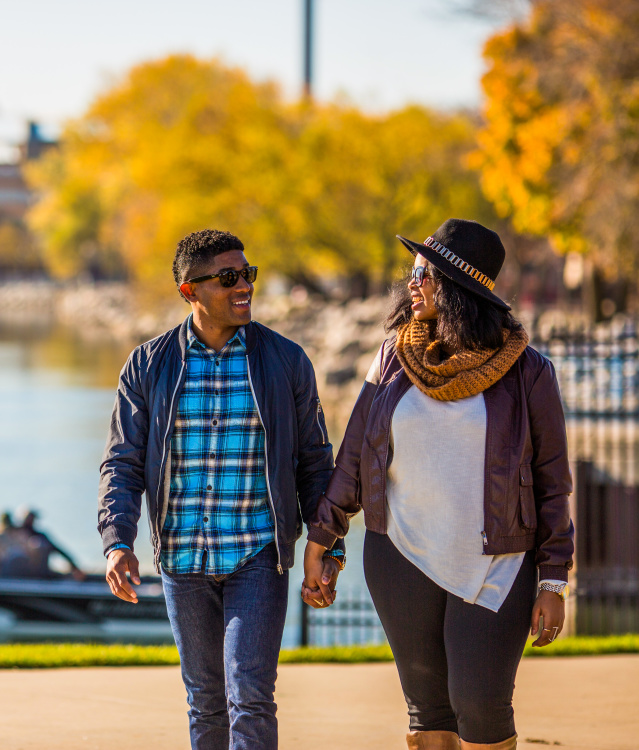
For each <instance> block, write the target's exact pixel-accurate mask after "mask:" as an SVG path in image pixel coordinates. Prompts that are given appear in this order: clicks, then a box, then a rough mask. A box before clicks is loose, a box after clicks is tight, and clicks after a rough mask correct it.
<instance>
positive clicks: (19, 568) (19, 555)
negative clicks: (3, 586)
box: [0, 510, 86, 581]
mask: <svg viewBox="0 0 639 750" xmlns="http://www.w3.org/2000/svg"><path fill="white" fill-rule="evenodd" d="M23 514H24V520H23V521H22V524H20V525H19V526H16V525H15V524H14V523H13V520H12V518H11V515H10V514H9V513H6V512H5V513H3V514H2V519H1V521H0V523H1V525H2V533H1V534H0V575H1V576H2V577H4V578H10V577H15V578H42V579H50V578H59V577H60V576H62V575H65V574H64V573H60V572H58V571H56V570H54V569H53V568H52V567H51V560H50V558H51V555H59V556H60V557H62V558H63V559H64V560H66V562H67V563H68V564H69V567H70V571H69V572H70V574H71V576H73V578H75V580H76V581H83V580H84V579H85V578H86V574H85V573H84V572H83V571H82V570H81V569H80V568H79V567H78V566H77V565H76V563H75V560H74V559H73V558H72V557H71V555H70V554H69V553H68V552H66V551H65V550H63V549H62V548H61V547H58V545H57V544H54V542H52V541H51V539H49V537H48V536H47V535H46V534H45V533H44V532H43V531H39V530H38V529H36V528H35V522H36V519H37V518H38V514H37V512H36V511H35V510H25V511H23ZM67 575H68V574H67Z"/></svg>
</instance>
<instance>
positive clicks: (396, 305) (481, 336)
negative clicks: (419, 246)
mask: <svg viewBox="0 0 639 750" xmlns="http://www.w3.org/2000/svg"><path fill="white" fill-rule="evenodd" d="M428 273H429V274H430V275H431V276H432V278H433V281H434V284H435V292H434V295H433V300H434V302H435V307H436V308H437V320H434V321H432V328H433V330H432V335H433V336H434V337H435V338H437V339H439V340H441V341H442V342H443V343H444V344H446V345H448V346H450V347H451V348H453V349H455V350H456V351H459V350H461V349H470V350H473V349H498V348H499V347H500V346H501V345H502V344H503V342H504V339H503V333H502V331H503V329H504V328H505V329H507V330H509V331H514V330H518V329H521V328H522V325H521V323H520V322H519V321H517V320H515V318H514V317H513V316H512V315H511V314H510V312H508V310H502V309H501V308H500V307H497V305H494V304H493V303H492V302H490V301H489V300H487V299H484V298H483V297H480V296H479V295H477V294H473V292H471V291H469V290H467V289H465V288H464V287H463V286H460V285H459V284H456V283H455V282H454V281H452V279H449V278H448V276H446V275H445V274H443V273H442V272H441V271H440V270H439V269H438V268H436V267H435V266H433V265H432V264H431V263H429V264H428ZM409 281H410V271H409V272H408V273H407V274H405V276H404V278H403V279H401V280H400V281H397V282H396V283H395V284H393V287H392V288H391V306H390V311H389V313H388V315H387V316H386V320H385V321H384V328H385V330H386V332H387V333H390V331H396V330H397V329H398V328H399V327H400V326H401V325H403V324H404V323H408V322H410V321H411V320H412V318H413V311H412V309H411V305H412V302H411V297H410V291H409V289H408V282H409Z"/></svg>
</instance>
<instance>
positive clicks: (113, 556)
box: [106, 548, 140, 604]
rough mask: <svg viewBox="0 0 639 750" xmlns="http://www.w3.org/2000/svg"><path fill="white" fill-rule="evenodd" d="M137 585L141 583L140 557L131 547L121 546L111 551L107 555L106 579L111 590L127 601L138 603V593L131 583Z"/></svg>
mask: <svg viewBox="0 0 639 750" xmlns="http://www.w3.org/2000/svg"><path fill="white" fill-rule="evenodd" d="M127 573H128V574H129V578H130V579H131V583H134V584H135V585H136V586H137V585H139V584H140V573H139V563H138V558H137V557H136V556H135V555H134V554H133V552H132V551H131V550H130V549H125V548H120V549H114V550H113V551H112V552H109V556H108V557H107V572H106V580H107V583H108V584H109V588H110V589H111V592H112V593H113V594H115V596H117V597H119V598H120V599H124V601H125V602H131V603H132V604H137V603H138V595H137V594H136V593H135V591H134V590H133V587H132V586H131V583H129V581H128V580H127V575H126V574H127Z"/></svg>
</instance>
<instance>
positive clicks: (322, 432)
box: [316, 397, 326, 445]
mask: <svg viewBox="0 0 639 750" xmlns="http://www.w3.org/2000/svg"><path fill="white" fill-rule="evenodd" d="M321 413H322V403H321V401H320V400H319V397H318V399H317V414H316V417H317V426H318V427H319V429H320V433H321V434H322V445H326V436H325V434H324V429H323V428H322V423H321V422H320V414H321Z"/></svg>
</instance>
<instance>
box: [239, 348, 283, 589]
mask: <svg viewBox="0 0 639 750" xmlns="http://www.w3.org/2000/svg"><path fill="white" fill-rule="evenodd" d="M246 372H247V373H248V381H249V385H250V387H251V393H252V394H253V401H254V403H255V408H256V409H257V416H258V417H259V418H260V424H261V425H262V429H263V430H264V466H265V469H266V491H267V493H268V499H269V502H270V504H271V511H272V512H273V526H274V529H275V549H276V550H277V572H278V573H279V574H280V575H282V573H283V572H284V570H283V568H282V559H281V557H280V545H279V542H278V539H277V515H276V514H275V503H274V502H273V496H272V495H271V480H270V479H269V475H268V434H267V432H266V426H265V425H264V420H263V419H262V412H261V411H260V405H259V404H258V403H257V397H256V395H255V389H254V388H253V379H252V378H251V366H250V364H249V358H248V354H247V355H246Z"/></svg>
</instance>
